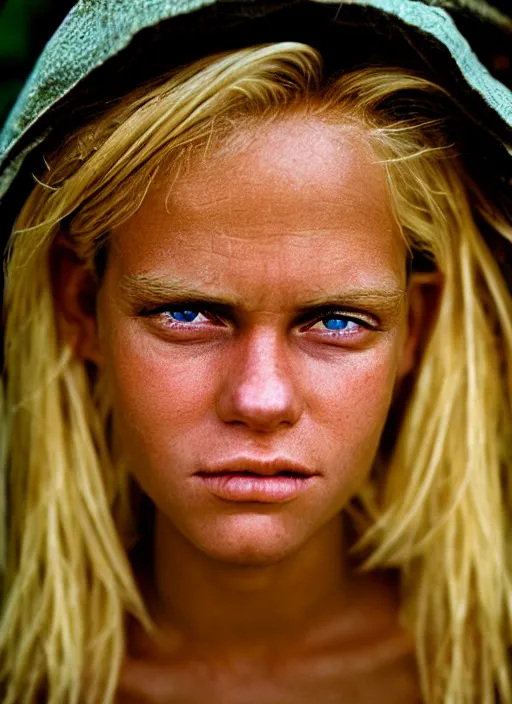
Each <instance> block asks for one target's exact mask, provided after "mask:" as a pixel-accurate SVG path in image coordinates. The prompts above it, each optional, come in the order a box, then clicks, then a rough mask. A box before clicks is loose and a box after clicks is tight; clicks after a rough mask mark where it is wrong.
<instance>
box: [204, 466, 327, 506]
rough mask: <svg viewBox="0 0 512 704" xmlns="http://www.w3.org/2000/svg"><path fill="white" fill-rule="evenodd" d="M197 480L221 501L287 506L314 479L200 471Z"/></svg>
mask: <svg viewBox="0 0 512 704" xmlns="http://www.w3.org/2000/svg"><path fill="white" fill-rule="evenodd" d="M196 476H197V477H198V479H199V480H200V481H201V482H202V483H203V484H204V485H205V487H206V488H207V489H208V490H209V491H210V492H211V493H212V494H213V495H214V496H217V497H218V498H219V499H224V500H225V501H236V502H248V501H254V502H258V503H265V504H270V503H284V502H286V501H291V500H292V499H295V498H296V497H297V496H299V495H300V494H302V493H303V492H304V491H305V490H306V489H307V488H309V486H310V485H311V483H312V482H314V480H315V478H314V477H313V476H306V475H305V474H302V475H298V474H297V475H295V476H289V475H288V476H287V475H282V474H276V475H273V476H262V475H260V474H250V473H247V472H223V473H216V474H213V473H207V472H199V473H198V474H197V475H196Z"/></svg>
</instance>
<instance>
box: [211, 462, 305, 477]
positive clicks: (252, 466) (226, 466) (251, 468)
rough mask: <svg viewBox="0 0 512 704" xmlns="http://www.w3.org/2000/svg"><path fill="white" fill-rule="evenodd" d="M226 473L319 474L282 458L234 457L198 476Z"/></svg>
mask: <svg viewBox="0 0 512 704" xmlns="http://www.w3.org/2000/svg"><path fill="white" fill-rule="evenodd" d="M224 472H251V473H253V474H261V476H263V477H272V476H275V475H276V474H279V473H280V472H291V473H293V474H302V475H304V476H308V477H310V476H313V475H314V474H317V472H314V471H313V470H311V469H309V468H308V467H306V466H305V465H303V464H300V463H298V462H294V461H293V460H289V459H286V458H282V457H274V458H272V459H257V458H254V457H234V458H233V459H231V460H229V461H227V462H222V463H221V464H216V465H213V466H210V467H205V468H204V469H203V470H202V471H201V472H198V474H221V473H224Z"/></svg>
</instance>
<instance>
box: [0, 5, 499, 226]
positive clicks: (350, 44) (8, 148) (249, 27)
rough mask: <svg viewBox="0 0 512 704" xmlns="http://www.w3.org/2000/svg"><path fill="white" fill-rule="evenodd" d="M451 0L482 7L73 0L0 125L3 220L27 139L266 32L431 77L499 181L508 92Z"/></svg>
mask: <svg viewBox="0 0 512 704" xmlns="http://www.w3.org/2000/svg"><path fill="white" fill-rule="evenodd" d="M462 5H464V7H465V8H466V10H465V11H467V12H470V13H471V12H472V11H471V10H470V9H467V7H480V8H485V7H487V6H486V5H485V3H482V2H480V0H479V2H472V0H466V1H465V2H464V0H459V2H456V1H450V0H445V1H444V2H443V1H442V0H440V1H436V0H425V1H424V2H421V1H418V0H345V1H344V2H341V3H340V2H339V1H333V0H263V1H262V2H258V1H256V2H255V1H254V0H80V2H78V3H77V4H76V5H75V6H74V7H73V9H72V10H71V11H70V13H69V14H68V16H67V17H66V19H65V20H64V22H63V23H62V25H61V26H60V27H59V29H58V30H57V32H56V33H55V34H54V36H53V37H52V39H51V40H50V41H49V42H48V44H47V45H46V47H45V49H44V51H43V53H42V54H41V56H40V58H39V60H38V62H37V64H36V66H35V67H34V69H33V71H32V74H31V75H30V77H29V79H28V80H27V82H26V84H25V86H24V88H23V90H22V92H21V93H20V95H19V97H18V100H17V102H16V104H15V106H14V108H13V110H12V111H11V114H10V115H9V117H8V119H7V121H6V123H5V125H4V127H3V130H2V132H1V133H0V212H1V215H2V220H3V222H4V223H6V222H11V224H12V219H13V217H14V215H15V213H16V211H17V210H18V209H19V207H20V206H21V203H22V202H23V200H24V198H25V197H26V196H27V194H28V191H29V190H30V187H31V185H32V184H33V180H32V176H31V173H32V171H33V170H35V171H37V169H35V168H34V169H33V167H34V164H35V163H36V162H35V155H37V153H38V149H37V147H38V145H40V144H41V142H42V141H44V140H45V139H46V138H47V137H49V136H50V135H52V134H54V133H55V134H58V133H62V132H63V131H66V129H67V130H69V129H70V125H72V124H73V122H74V121H76V123H77V124H79V123H80V121H81V120H82V121H83V120H84V119H86V118H87V115H88V111H90V110H91V108H92V109H96V110H97V107H98V105H101V104H104V103H105V101H107V100H110V99H112V98H115V97H116V96H118V95H119V96H121V95H122V94H123V92H125V91H126V90H128V89H129V88H130V87H132V86H133V85H134V84H135V83H136V82H140V81H143V80H146V79H149V78H151V77H153V76H154V75H157V74H159V73H162V72H163V71H164V70H166V68H169V69H170V68H173V67H175V66H179V65H183V64H185V63H188V62H190V61H193V60H194V59H196V58H199V57H200V56H203V55H206V54H208V53H214V52H216V51H223V50H229V49H235V48H237V47H241V46H244V45H247V44H262V43H268V42H277V41H300V42H304V43H307V44H311V45H312V46H314V47H315V48H318V49H320V50H321V52H322V54H323V55H324V60H325V62H326V67H327V68H331V69H332V68H334V69H335V70H337V69H339V70H342V69H343V68H348V67H352V66H356V65H358V64H362V63H366V64H368V63H377V64H378V63H379V61H382V59H384V60H385V61H386V63H390V62H392V61H394V62H396V63H397V64H398V65H402V66H406V67H410V68H413V69H417V70H420V71H421V72H423V73H424V74H425V73H426V74H427V75H429V74H431V75H432V76H435V79H436V80H437V81H438V82H442V84H443V86H444V87H445V88H447V89H448V90H449V91H450V94H451V95H452V96H453V97H454V99H455V100H456V101H457V102H458V103H459V104H460V105H461V106H462V108H463V110H464V113H465V115H467V117H468V120H469V121H470V122H471V123H473V124H474V125H475V139H476V141H477V142H478V146H479V150H480V152H481V154H482V158H483V159H484V160H487V161H489V160H490V161H491V162H492V170H493V171H494V172H495V173H496V174H497V175H498V177H499V179H500V180H501V183H502V184H503V185H505V184H508V183H509V182H510V175H511V172H512V169H511V164H512V156H511V154H512V92H511V91H510V90H509V89H508V88H507V87H506V86H505V85H503V84H502V83H501V82H499V81H498V80H496V79H495V78H493V77H492V76H491V74H490V73H489V71H488V70H487V69H486V68H485V66H484V65H483V64H482V63H481V62H480V60H479V59H478V58H477V56H476V54H475V53H474V52H473V50H472V49H471V47H470V45H469V43H468V41H467V39H466V38H465V37H464V36H463V34H462V33H461V32H460V31H459V29H458V28H457V24H456V22H455V15H454V13H453V10H454V8H455V9H457V6H458V7H459V9H460V8H461V6H462ZM480 11H481V10H480ZM455 14H456V13H455ZM473 14H474V12H473ZM483 14H484V15H485V16H486V17H487V19H482V22H483V21H495V22H500V23H501V24H502V28H503V29H504V31H509V32H510V33H511V36H512V19H510V18H506V17H504V16H503V15H500V13H498V12H497V11H494V10H492V8H491V10H490V11H488V12H485V13H483ZM94 106H95V108H94ZM7 193H9V196H10V197H9V198H6V197H5V196H6V194H7ZM3 236H4V237H5V236H6V233H5V231H4V233H3Z"/></svg>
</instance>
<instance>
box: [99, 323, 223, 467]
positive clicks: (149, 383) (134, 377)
mask: <svg viewBox="0 0 512 704" xmlns="http://www.w3.org/2000/svg"><path fill="white" fill-rule="evenodd" d="M134 327H135V326H131V325H128V326H127V327H126V328H125V329H124V330H122V331H121V330H118V331H117V333H116V334H115V336H113V337H112V339H111V346H110V352H109V355H108V359H107V369H106V373H107V374H108V376H109V378H110V380H111V387H112V393H113V402H114V409H115V416H116V419H117V420H116V425H117V427H118V429H119V432H120V433H121V434H122V441H123V446H124V447H125V448H126V449H127V450H128V455H129V457H130V459H132V460H133V461H134V462H135V463H139V462H141V461H143V462H144V464H146V462H147V461H149V462H150V463H151V464H155V465H156V466H158V465H159V464H161V463H162V462H163V460H164V459H165V458H166V457H167V458H168V456H169V453H171V454H176V452H177V451H178V450H181V454H182V455H185V454H186V452H187V448H188V444H189V443H190V442H191V438H189V437H188V435H189V434H192V435H194V436H196V437H197V429H198V426H199V425H200V424H201V422H202V421H204V417H205V416H206V415H207V414H208V413H211V408H212V404H213V400H212V399H213V393H214V389H213V375H212V374H211V373H209V372H211V368H210V367H211V365H209V364H208V362H207V355H205V354H204V353H201V351H199V352H198V353H197V354H195V355H191V354H190V351H187V352H185V350H184V348H179V347H178V348H177V349H174V350H173V348H172V347H171V346H169V345H165V344H163V343H161V342H159V341H155V340H153V339H152V338H151V337H150V336H145V335H143V334H141V332H140V330H135V329H133V328H134Z"/></svg>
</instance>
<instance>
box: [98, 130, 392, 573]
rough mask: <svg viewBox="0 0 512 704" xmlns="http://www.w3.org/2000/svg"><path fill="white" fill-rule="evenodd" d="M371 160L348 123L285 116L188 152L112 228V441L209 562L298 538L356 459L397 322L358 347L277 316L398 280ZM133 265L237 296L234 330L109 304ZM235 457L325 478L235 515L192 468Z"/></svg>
mask: <svg viewBox="0 0 512 704" xmlns="http://www.w3.org/2000/svg"><path fill="white" fill-rule="evenodd" d="M297 145H300V148H297ZM372 161H375V157H374V155H373V154H372V153H371V152H370V150H369V149H368V148H367V147H366V146H364V145H363V144H362V142H361V140H360V138H359V139H357V135H356V134H355V133H354V130H349V129H345V130H341V129H340V128H335V127H330V126H325V125H321V124H318V123H309V124H308V123H306V124H304V122H303V121H299V120H297V121H289V123H288V124H286V123H284V124H280V125H276V126H274V127H273V128H271V129H269V130H268V131H267V133H266V134H265V138H264V139H263V138H261V139H259V140H254V141H253V143H252V145H251V147H250V150H249V151H248V152H246V153H241V154H238V155H236V156H231V157H228V156H226V157H223V158H222V157H221V158H219V161H217V162H215V161H214V162H212V163H209V162H206V163H203V162H200V161H199V163H198V164H197V166H193V167H192V170H191V171H190V173H189V174H188V175H187V177H186V178H185V179H182V180H180V181H178V183H176V184H175V185H174V187H173V189H172V192H171V193H170V194H169V196H168V197H167V210H168V212H167V210H166V207H165V200H166V196H167V195H168V194H167V189H168V187H167V185H166V184H165V183H163V184H161V187H160V188H159V189H157V188H155V189H153V190H152V191H151V192H150V193H149V194H148V196H147V198H146V200H145V201H144V203H143V205H142V207H141V208H140V209H139V211H138V212H137V213H136V215H135V216H134V217H133V218H132V219H131V220H130V221H129V222H128V223H126V224H125V225H123V226H122V227H121V228H119V230H118V231H117V232H116V233H115V247H114V249H113V256H112V258H111V261H110V266H109V269H108V272H107V276H106V280H105V284H104V287H103V290H102V296H101V299H100V300H101V302H102V303H103V305H102V307H101V309H100V310H101V316H102V321H101V322H102V330H103V345H104V347H105V349H106V356H107V365H108V368H109V370H110V371H111V372H112V375H113V379H114V382H115V384H114V385H115V393H116V407H117V408H118V409H122V412H121V413H120V414H119V416H118V420H119V427H120V429H121V431H120V432H121V433H122V437H123V442H124V443H126V445H127V447H128V450H129V456H130V457H131V458H132V463H133V471H134V473H135V475H136V476H137V479H138V480H139V482H140V483H141V485H142V486H143V488H144V489H145V491H146V492H147V493H148V494H149V495H150V496H151V498H152V499H153V500H154V501H155V503H156V505H157V506H158V508H159V509H160V510H161V511H162V513H163V514H165V516H166V517H168V518H169V519H170V520H172V522H173V523H174V524H175V525H176V526H177V527H178V529H179V530H180V531H181V532H182V533H183V534H184V535H186V537H187V538H188V539H189V540H191V541H192V542H193V543H194V544H195V545H196V546H197V547H199V548H200V549H201V550H203V551H205V552H207V553H208V554H210V555H212V556H215V557H217V558H218V559H221V560H228V561H229V560H234V561H235V562H245V561H248V562H252V561H256V562H258V561H262V562H263V563H264V562H265V561H270V562H272V561H273V560H275V559H277V558H281V557H282V556H284V555H286V554H287V553H289V552H291V551H296V550H297V549H298V548H299V546H300V545H301V544H303V543H304V542H305V541H307V540H308V539H309V538H310V537H311V536H312V535H313V534H314V533H315V532H316V531H318V530H319V528H320V527H322V526H323V525H325V523H326V522H327V521H329V520H330V519H332V518H333V517H334V516H335V515H336V514H337V513H338V512H339V510H340V509H341V508H342V507H343V505H344V504H346V502H347V499H348V498H349V497H350V496H351V495H352V494H353V492H354V490H355V489H356V488H357V487H358V486H359V485H360V484H361V481H362V480H363V478H364V476H365V475H366V474H367V472H368V471H369V469H370V465H371V462H372V460H373V457H374V455H375V452H376V449H377V446H378V442H379V438H380V435H381V431H382V427H383V424H384V421H385V419H386V415H387V412H388V408H389V404H390V400H391V394H392V390H393V385H394V383H395V379H396V375H397V372H398V366H399V361H400V352H401V347H402V346H403V338H404V334H403V333H404V326H403V325H397V326H395V327H393V328H392V329H390V330H388V331H386V332H378V333H370V334H368V335H367V336H366V339H365V340H364V341H363V343H362V344H361V345H360V347H359V348H358V349H357V348H356V349H350V348H348V347H347V346H345V347H343V345H338V346H336V345H332V344H326V343H327V336H325V338H324V339H322V334H321V331H320V330H316V331H315V332H316V333H317V334H316V336H315V334H313V332H312V331H311V332H309V333H307V334H306V333H304V334H302V336H301V335H298V334H297V332H296V331H293V330H292V331H290V329H289V328H290V320H291V309H292V308H293V305H294V303H295V301H296V300H297V299H298V297H299V294H305V293H316V292H319V291H323V290H325V291H333V290H334V291H335V290H339V289H343V288H344V287H352V286H364V285H371V286H373V287H375V288H378V287H379V286H386V285H388V286H389V285H390V286H396V287H397V288H400V287H403V286H404V284H405V280H404V276H405V273H404V256H405V254H404V249H403V245H402V244H401V242H400V241H399V238H398V236H397V233H396V225H395V223H394V220H393V216H392V214H391V210H390V206H389V202H388V197H387V193H386V188H385V181H384V175H383V171H382V167H380V166H378V165H375V164H372ZM148 271H150V272H158V273H160V274H163V275H173V274H179V275H180V276H181V277H183V278H184V279H186V280H188V281H192V282H198V283H200V284H201V285H202V286H203V287H206V288H207V287H208V286H211V285H212V284H214V285H215V288H216V289H220V290H222V291H226V292H229V293H231V292H233V293H236V294H239V295H241V296H242V297H243V300H244V305H245V306H246V307H247V309H248V310H249V311H250V312H243V313H240V321H239V323H238V326H237V330H236V333H233V332H228V333H226V331H225V330H224V331H222V330H221V331H220V332H219V334H218V335H217V337H216V338H212V339H210V340H209V341H207V342H203V343H202V344H195V345H194V344H188V345H179V344H176V343H174V344H173V341H172V340H162V339H161V338H159V337H158V335H156V334H155V330H153V329H151V328H150V327H148V325H146V324H145V323H144V321H141V319H139V318H135V317H129V316H127V315H123V314H122V313H121V312H120V308H121V304H122V302H121V300H120V294H119V291H118V285H119V281H120V278H121V276H122V275H123V274H125V273H136V272H148ZM146 322H147V321H146ZM402 322H403V321H402ZM232 327H234V326H232ZM317 327H318V326H317ZM210 328H211V326H210ZM177 339H179V336H177ZM244 452H246V453H249V454H253V455H259V456H269V455H275V454H279V455H286V456H288V457H292V458H294V459H297V460H299V461H301V462H304V463H305V464H307V465H308V466H310V467H313V468H314V469H315V470H317V471H319V472H320V473H321V475H322V481H321V482H319V484H318V486H317V488H316V490H315V491H314V492H310V493H309V494H307V495H305V496H303V497H301V498H300V499H299V500H297V501H296V502H293V503H291V504H288V505H286V506H283V507H282V508H281V509H280V510H278V511H275V510H271V511H269V510H265V511H258V512H252V511H248V510H246V509H244V510H240V511H233V510H232V507H229V509H226V508H225V507H222V506H220V505H219V502H218V501H212V499H211V497H209V496H208V495H206V494H205V493H200V492H197V491H196V490H195V488H194V484H193V483H192V482H191V481H190V477H191V475H192V474H193V473H194V472H196V471H198V469H199V468H200V467H201V466H203V465H204V464H205V463H211V462H212V461H219V460H222V459H223V458H229V457H232V456H234V455H236V454H243V453H244ZM306 517H307V518H306Z"/></svg>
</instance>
